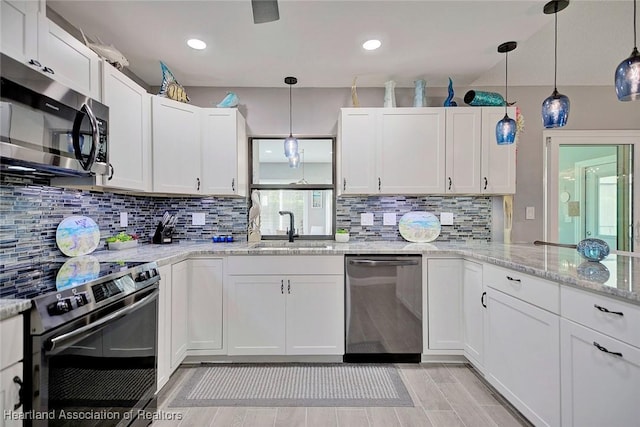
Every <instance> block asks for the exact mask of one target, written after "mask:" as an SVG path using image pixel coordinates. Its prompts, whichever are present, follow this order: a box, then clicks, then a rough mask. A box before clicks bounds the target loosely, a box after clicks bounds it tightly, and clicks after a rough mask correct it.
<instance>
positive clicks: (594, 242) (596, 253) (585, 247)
mask: <svg viewBox="0 0 640 427" xmlns="http://www.w3.org/2000/svg"><path fill="white" fill-rule="evenodd" d="M576 249H577V250H578V253H579V254H580V255H582V257H583V258H584V259H587V260H589V261H602V260H603V259H605V258H606V257H607V255H609V245H608V244H607V242H605V241H604V240H601V239H593V238H589V239H584V240H581V241H580V242H578V245H577V247H576Z"/></svg>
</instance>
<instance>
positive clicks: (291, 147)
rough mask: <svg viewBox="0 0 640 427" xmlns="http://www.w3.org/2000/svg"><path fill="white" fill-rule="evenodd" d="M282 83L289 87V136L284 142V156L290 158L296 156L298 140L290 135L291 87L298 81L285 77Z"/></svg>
mask: <svg viewBox="0 0 640 427" xmlns="http://www.w3.org/2000/svg"><path fill="white" fill-rule="evenodd" d="M284 82H285V83H286V84H288V85H289V136H288V137H287V139H285V140H284V156H285V157H288V158H291V157H292V156H295V155H297V154H298V140H297V139H296V138H294V137H293V134H292V133H291V86H293V85H294V84H296V83H298V79H296V78H295V77H285V78H284Z"/></svg>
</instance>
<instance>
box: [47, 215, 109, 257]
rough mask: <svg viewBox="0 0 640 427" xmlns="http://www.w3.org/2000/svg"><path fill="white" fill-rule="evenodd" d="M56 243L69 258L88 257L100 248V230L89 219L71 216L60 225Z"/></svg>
mask: <svg viewBox="0 0 640 427" xmlns="http://www.w3.org/2000/svg"><path fill="white" fill-rule="evenodd" d="M56 243H57V245H58V248H60V251H61V252H62V253H63V254H65V255H67V256H80V255H87V254H90V253H91V252H93V251H94V250H95V249H96V248H97V247H98V243H100V229H99V228H98V225H97V224H96V223H95V222H94V221H93V220H92V219H91V218H89V217H86V216H70V217H67V218H65V219H63V220H62V222H61V223H60V224H59V225H58V229H57V230H56Z"/></svg>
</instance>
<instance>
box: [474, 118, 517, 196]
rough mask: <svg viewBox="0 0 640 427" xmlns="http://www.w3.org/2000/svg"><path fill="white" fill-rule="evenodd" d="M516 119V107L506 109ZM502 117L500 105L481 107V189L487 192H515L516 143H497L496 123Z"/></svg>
mask: <svg viewBox="0 0 640 427" xmlns="http://www.w3.org/2000/svg"><path fill="white" fill-rule="evenodd" d="M507 111H508V114H509V117H511V118H512V119H514V120H515V119H516V109H515V108H514V107H511V108H508V109H507ZM503 117H504V108H502V107H482V169H481V170H482V182H481V190H482V192H483V193H489V194H514V193H515V192H516V144H510V145H498V143H497V142H496V124H497V123H498V121H499V120H502V118H503Z"/></svg>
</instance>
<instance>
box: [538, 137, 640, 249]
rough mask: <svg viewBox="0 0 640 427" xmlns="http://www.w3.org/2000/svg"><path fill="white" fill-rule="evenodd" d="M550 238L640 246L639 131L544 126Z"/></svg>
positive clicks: (546, 232) (633, 247)
mask: <svg viewBox="0 0 640 427" xmlns="http://www.w3.org/2000/svg"><path fill="white" fill-rule="evenodd" d="M544 138H545V142H546V143H545V169H546V171H545V178H546V185H545V239H546V240H548V241H552V242H559V243H569V244H576V243H577V242H579V241H580V240H582V239H585V238H599V239H602V240H604V241H605V242H607V243H608V244H609V246H610V248H611V249H612V250H615V251H616V252H618V253H620V252H634V251H636V252H638V251H639V249H640V220H639V215H640V210H639V209H638V204H639V202H640V196H639V190H640V188H638V187H640V186H638V185H635V186H634V185H633V176H634V173H635V174H636V176H638V175H637V173H638V167H639V165H640V161H639V160H638V158H640V132H638V131H545V132H544Z"/></svg>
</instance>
